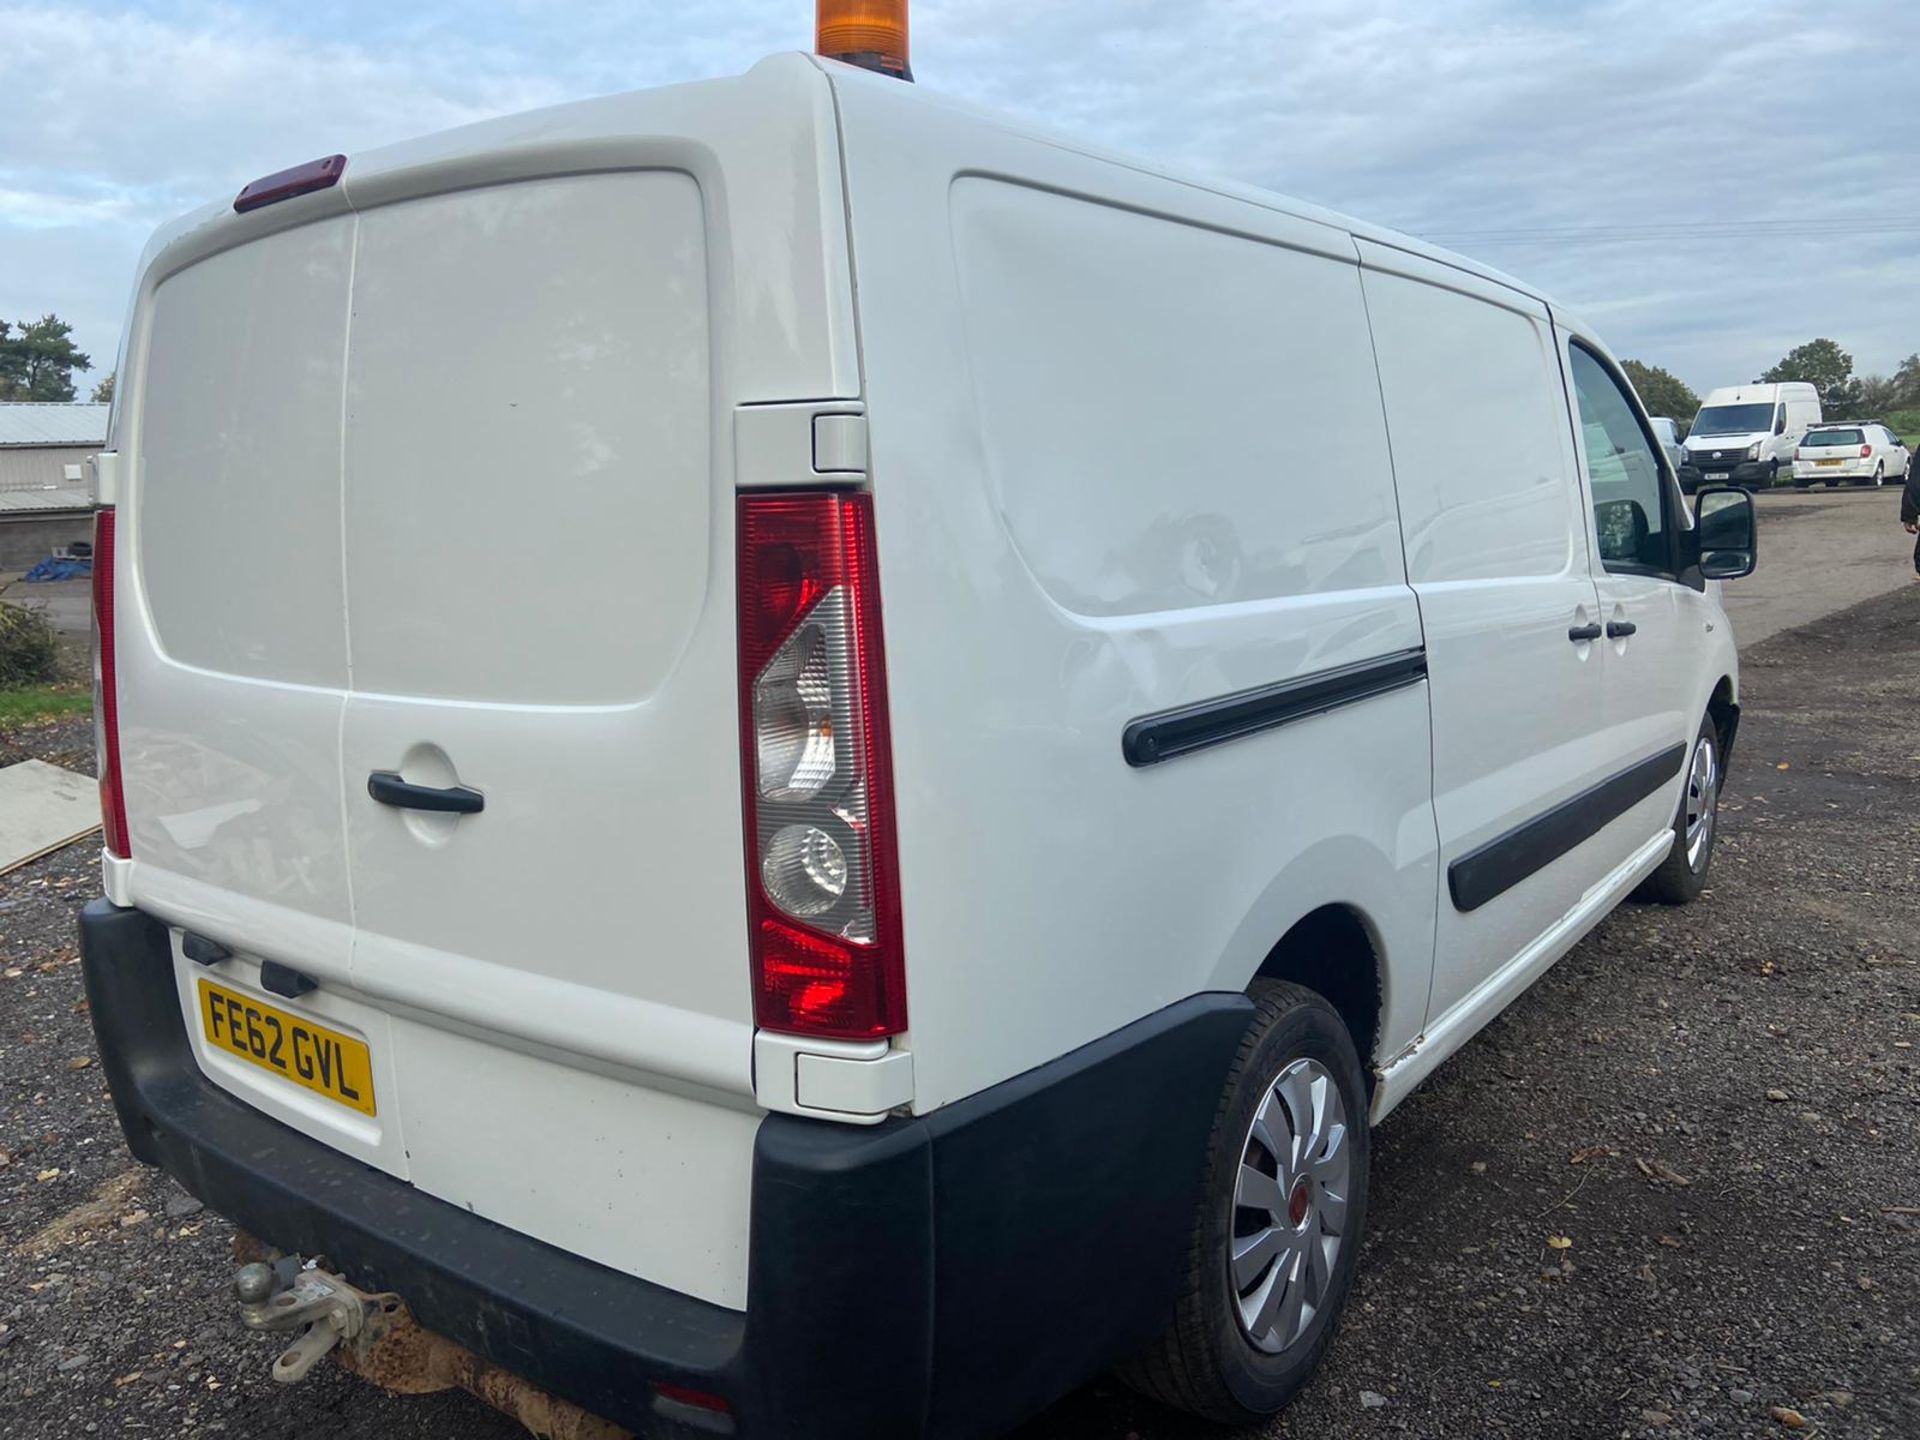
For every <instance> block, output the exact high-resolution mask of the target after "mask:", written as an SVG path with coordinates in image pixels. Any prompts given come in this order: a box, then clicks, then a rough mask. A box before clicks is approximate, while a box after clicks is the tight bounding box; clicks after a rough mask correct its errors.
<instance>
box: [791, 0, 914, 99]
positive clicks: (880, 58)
mask: <svg viewBox="0 0 1920 1440" xmlns="http://www.w3.org/2000/svg"><path fill="white" fill-rule="evenodd" d="M813 33H814V44H813V48H814V49H815V51H817V52H818V53H819V54H821V55H824V56H826V57H827V58H828V59H829V60H842V61H845V62H846V63H847V64H849V65H858V66H860V67H862V68H863V69H867V70H877V71H879V72H880V73H881V74H882V75H892V76H894V77H895V78H896V79H900V80H911V79H913V70H912V68H911V67H910V66H909V65H908V64H907V0H817V4H816V6H815V8H814V31H813Z"/></svg>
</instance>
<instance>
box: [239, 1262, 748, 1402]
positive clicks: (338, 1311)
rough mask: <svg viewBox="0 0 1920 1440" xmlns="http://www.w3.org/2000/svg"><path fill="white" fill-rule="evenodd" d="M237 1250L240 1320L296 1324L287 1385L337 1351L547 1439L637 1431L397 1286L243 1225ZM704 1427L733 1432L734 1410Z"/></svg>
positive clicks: (396, 1382) (386, 1383)
mask: <svg viewBox="0 0 1920 1440" xmlns="http://www.w3.org/2000/svg"><path fill="white" fill-rule="evenodd" d="M234 1258H235V1259H237V1260H245V1261H247V1263H246V1264H244V1265H242V1266H241V1267H240V1269H239V1271H238V1273H236V1274H235V1275H234V1277H233V1293H234V1298H235V1299H237V1300H238V1301H239V1302H240V1319H241V1322H242V1323H243V1324H245V1325H246V1326H247V1327H248V1328H249V1329H252V1330H266V1331H272V1332H275V1333H282V1334H284V1333H294V1334H295V1339H294V1341H293V1343H292V1344H291V1345H289V1346H287V1348H286V1349H284V1350H282V1351H281V1352H280V1353H279V1355H277V1356H276V1357H274V1362H273V1378H274V1379H275V1380H278V1381H279V1382H280V1383H281V1384H283V1385H291V1384H293V1383H294V1382H295V1381H296V1380H301V1379H304V1378H306V1376H307V1374H308V1372H309V1371H311V1370H312V1369H313V1367H314V1366H315V1365H317V1364H319V1362H320V1361H321V1360H322V1359H323V1358H324V1357H325V1356H327V1355H328V1354H330V1353H331V1354H332V1355H333V1356H334V1357H335V1358H336V1359H337V1360H338V1361H339V1362H340V1364H341V1365H342V1366H343V1367H344V1368H345V1369H346V1370H348V1371H350V1372H351V1373H353V1374H355V1375H358V1376H359V1377H360V1378H361V1379H363V1380H367V1381H370V1382H372V1383H373V1384H375V1385H377V1386H379V1387H380V1388H381V1389H382V1390H386V1391H388V1392H390V1393H392V1394H395V1395H427V1394H431V1393H433V1392H434V1391H436V1390H449V1389H453V1388H456V1387H457V1388H459V1389H462V1390H465V1391H467V1392H468V1393H469V1394H471V1395H473V1396H475V1397H476V1398H477V1399H479V1400H481V1401H483V1402H484V1403H486V1404H488V1405H491V1406H492V1407H493V1408H494V1409H496V1410H498V1411H500V1412H501V1413H502V1414H504V1415H509V1416H512V1417H513V1418H514V1419H515V1420H518V1421H519V1422H520V1423H521V1424H522V1425H524V1426H525V1427H526V1428H527V1430H528V1431H529V1432H531V1433H532V1434H533V1435H535V1436H538V1437H540V1440H633V1436H632V1434H631V1433H630V1432H628V1431H626V1430H624V1429H622V1428H621V1427H619V1426H618V1425H615V1424H614V1423H613V1422H612V1421H609V1420H603V1419H601V1418H600V1417H599V1416H598V1415H594V1414H592V1413H591V1412H589V1411H586V1410H583V1409H581V1408H580V1407H579V1406H578V1405H575V1404H574V1403H573V1402H572V1401H569V1400H562V1399H561V1398H560V1397H559V1396H557V1395H550V1394H548V1393H547V1392H546V1391H544V1390H542V1389H540V1388H539V1387H538V1386H536V1385H534V1384H532V1383H531V1382H529V1381H526V1380H523V1379H521V1378H520V1377H519V1376H518V1375H515V1374H513V1373H512V1372H510V1371H507V1370H503V1369H501V1368H500V1367H499V1366H497V1365H492V1364H489V1363H488V1362H487V1361H485V1360H482V1359H481V1358H480V1357H479V1356H478V1355H475V1354H474V1353H473V1352H472V1351H471V1350H467V1349H463V1348H462V1347H461V1346H459V1345H456V1344H454V1343H453V1341H451V1340H448V1339H446V1338H444V1337H443V1336H440V1335H436V1334H434V1333H433V1332H432V1331H430V1330H425V1329H422V1328H421V1326H420V1325H419V1323H418V1322H417V1321H415V1320H414V1318H413V1316H412V1314H411V1313H410V1312H409V1311H408V1309H407V1307H406V1305H405V1304H404V1303H403V1302H402V1301H401V1299H400V1297H399V1296H398V1295H394V1294H390V1293H382V1294H369V1293H368V1292H367V1291H365V1290H361V1289H359V1288H357V1287H356V1286H354V1285H352V1284H350V1283H349V1282H348V1281H347V1280H345V1279H344V1278H342V1277H341V1276H339V1275H336V1274H334V1273H333V1272H332V1271H331V1270H327V1269H325V1268H323V1265H322V1262H321V1260H320V1259H318V1258H316V1259H313V1260H307V1259H304V1258H303V1257H301V1256H299V1255H282V1254H280V1253H279V1252H277V1251H275V1250H271V1249H268V1248H267V1247H266V1246H264V1245H262V1244H261V1243H260V1242H259V1241H258V1240H255V1239H254V1238H253V1237H252V1236H249V1235H244V1234H243V1235H238V1236H236V1237H235V1238H234ZM703 1419H704V1417H703ZM699 1428H700V1429H702V1430H704V1431H705V1432H707V1433H710V1434H716V1435H730V1434H732V1433H733V1427H732V1424H731V1421H730V1418H729V1419H726V1420H723V1421H720V1422H708V1423H705V1424H703V1425H701V1426H700V1427H699ZM674 1433H676V1434H677V1433H679V1431H675V1432H674Z"/></svg>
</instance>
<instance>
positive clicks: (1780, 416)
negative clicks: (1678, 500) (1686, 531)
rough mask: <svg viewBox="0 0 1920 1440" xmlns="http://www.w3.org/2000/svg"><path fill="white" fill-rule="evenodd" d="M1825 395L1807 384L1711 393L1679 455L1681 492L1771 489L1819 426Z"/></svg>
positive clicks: (1740, 387)
mask: <svg viewBox="0 0 1920 1440" xmlns="http://www.w3.org/2000/svg"><path fill="white" fill-rule="evenodd" d="M1820 419H1821V415H1820V392H1819V390H1817V389H1816V388H1815V387H1813V386H1812V385H1809V384H1807V383H1806V382H1804V381H1788V382H1785V383H1782V384H1777V385H1763V384H1754V385H1728V386H1724V387H1722V388H1721V389H1718V390H1710V391H1708V392H1707V398H1706V400H1705V401H1704V402H1703V403H1702V404H1701V406H1700V413H1699V414H1697V415H1695V416H1694V417H1693V427H1692V428H1691V429H1690V430H1688V431H1687V438H1686V441H1685V443H1684V445H1683V447H1682V450H1681V456H1680V483H1681V488H1682V489H1683V490H1685V491H1687V492H1688V493H1689V494H1690V493H1692V492H1693V490H1694V489H1696V488H1697V487H1699V486H1701V485H1726V484H1734V485H1747V486H1770V485H1775V484H1778V483H1779V481H1780V477H1781V475H1782V474H1787V475H1789V476H1790V475H1791V474H1792V471H1793V452H1794V448H1795V447H1796V446H1797V445H1799V443H1800V440H1801V437H1802V436H1804V435H1805V434H1806V433H1807V429H1808V427H1809V426H1812V425H1818V424H1819V423H1820Z"/></svg>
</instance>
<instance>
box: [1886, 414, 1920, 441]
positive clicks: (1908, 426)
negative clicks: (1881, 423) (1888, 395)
mask: <svg viewBox="0 0 1920 1440" xmlns="http://www.w3.org/2000/svg"><path fill="white" fill-rule="evenodd" d="M1886 421H1887V428H1888V429H1889V430H1891V431H1893V433H1894V434H1896V435H1898V436H1899V437H1900V440H1901V443H1903V444H1904V445H1905V446H1906V447H1907V448H1908V449H1909V450H1912V449H1914V448H1916V447H1920V410H1893V411H1889V412H1888V413H1887V416H1886Z"/></svg>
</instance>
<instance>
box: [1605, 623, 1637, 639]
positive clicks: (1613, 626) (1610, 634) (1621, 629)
mask: <svg viewBox="0 0 1920 1440" xmlns="http://www.w3.org/2000/svg"><path fill="white" fill-rule="evenodd" d="M1639 628H1640V627H1639V626H1638V625H1636V624H1634V623H1633V622H1632V621H1631V620H1609V621H1607V639H1609V640H1624V639H1626V638H1627V636H1629V635H1631V634H1633V633H1634V631H1636V630H1638V629H1639Z"/></svg>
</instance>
